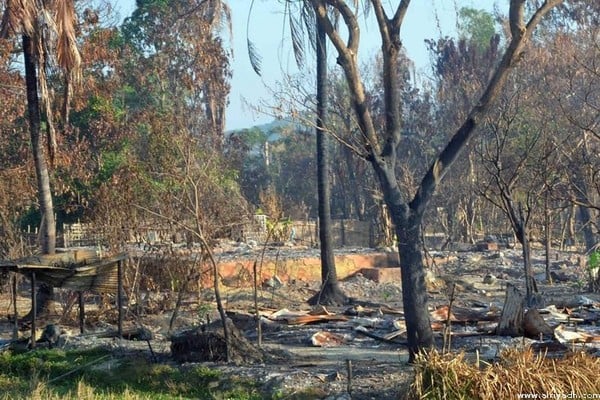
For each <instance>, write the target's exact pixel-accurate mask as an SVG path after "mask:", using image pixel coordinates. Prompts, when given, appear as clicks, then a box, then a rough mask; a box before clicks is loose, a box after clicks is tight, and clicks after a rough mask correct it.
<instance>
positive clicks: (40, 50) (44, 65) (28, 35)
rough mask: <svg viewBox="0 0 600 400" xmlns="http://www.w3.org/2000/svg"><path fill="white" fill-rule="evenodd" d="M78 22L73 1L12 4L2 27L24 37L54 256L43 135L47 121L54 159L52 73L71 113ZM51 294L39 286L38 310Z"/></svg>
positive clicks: (42, 203) (45, 247)
mask: <svg viewBox="0 0 600 400" xmlns="http://www.w3.org/2000/svg"><path fill="white" fill-rule="evenodd" d="M75 21H76V16H75V9H74V4H73V2H72V1H66V0H65V1H58V0H57V1H49V2H41V1H33V0H28V1H7V2H6V4H5V8H4V12H3V16H2V23H1V26H0V37H5V38H6V37H9V36H10V35H20V37H21V43H22V46H23V55H24V63H25V83H26V91H27V110H28V121H29V133H30V138H31V147H32V151H33V160H34V164H35V171H36V177H37V191H38V201H39V207H40V213H41V217H42V218H41V224H40V225H41V226H40V248H41V251H42V252H43V253H44V254H53V253H54V252H55V249H56V221H55V218H54V206H53V202H52V191H51V187H50V176H49V173H48V163H47V160H46V154H45V152H44V140H43V136H42V122H44V123H45V127H46V131H47V137H48V142H47V143H48V155H49V157H50V160H51V161H52V159H53V158H54V155H55V152H56V148H57V144H56V133H55V128H54V122H53V111H52V98H51V95H50V93H49V90H48V82H47V70H48V69H49V68H50V67H51V66H52V64H53V63H56V64H57V65H58V67H59V68H60V69H61V70H62V71H63V72H64V76H65V78H66V79H65V86H64V87H65V92H64V98H63V102H64V107H63V111H64V110H67V109H68V104H69V100H70V94H71V91H70V88H71V83H72V82H74V81H76V80H77V78H78V77H79V65H80V63H81V59H80V55H79V51H78V50H77V46H76V37H75ZM42 117H43V118H42ZM67 124H68V113H66V112H64V114H63V125H67ZM52 294H53V288H52V287H51V286H49V285H46V284H41V285H40V288H39V295H38V297H37V300H38V304H37V307H38V309H39V310H40V311H44V310H45V308H46V307H47V305H48V303H49V300H50V299H51V297H52ZM30 315H31V314H30Z"/></svg>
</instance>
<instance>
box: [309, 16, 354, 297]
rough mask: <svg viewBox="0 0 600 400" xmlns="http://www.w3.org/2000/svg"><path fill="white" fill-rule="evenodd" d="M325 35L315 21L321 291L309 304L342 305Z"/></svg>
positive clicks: (342, 295) (343, 295)
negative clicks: (328, 127)
mask: <svg viewBox="0 0 600 400" xmlns="http://www.w3.org/2000/svg"><path fill="white" fill-rule="evenodd" d="M326 39H327V36H326V34H325V30H324V29H323V27H322V26H321V24H319V23H317V43H316V48H317V186H318V195H319V240H320V243H321V290H320V291H319V293H317V294H316V295H315V296H313V297H312V298H310V299H309V301H308V302H309V304H325V305H342V304H345V303H347V302H348V298H347V297H346V295H345V294H344V293H343V292H342V290H341V288H340V285H339V281H338V278H337V271H336V268H335V258H334V256H333V237H332V234H331V189H330V187H329V149H328V145H327V142H328V140H327V134H326V133H325V120H326V118H327V84H328V82H327V79H328V77H327V47H326Z"/></svg>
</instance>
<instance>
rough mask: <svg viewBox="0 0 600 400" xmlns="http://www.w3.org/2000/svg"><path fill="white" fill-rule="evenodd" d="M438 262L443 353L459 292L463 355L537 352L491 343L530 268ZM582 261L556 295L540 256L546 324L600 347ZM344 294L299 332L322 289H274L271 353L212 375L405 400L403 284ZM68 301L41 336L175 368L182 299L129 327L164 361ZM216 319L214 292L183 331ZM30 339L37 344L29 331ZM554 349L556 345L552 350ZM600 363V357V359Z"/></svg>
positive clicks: (6, 327) (235, 293) (328, 394)
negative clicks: (343, 301)
mask: <svg viewBox="0 0 600 400" xmlns="http://www.w3.org/2000/svg"><path fill="white" fill-rule="evenodd" d="M435 255H436V256H437V259H438V260H440V259H443V260H445V262H443V263H438V264H436V265H433V266H432V267H430V271H431V272H430V273H429V274H428V275H429V278H430V279H429V280H428V286H429V295H430V302H429V305H430V309H431V311H432V324H433V326H434V329H435V331H436V337H437V341H438V346H439V347H440V348H441V347H442V345H443V339H442V333H441V326H442V325H443V320H445V319H446V317H447V311H446V314H444V310H447V308H444V306H447V305H448V304H449V298H450V289H449V288H454V291H455V295H454V302H453V308H452V311H453V314H454V316H455V317H453V319H454V320H455V321H454V322H453V323H452V332H453V336H452V339H451V346H452V349H453V350H464V351H466V352H467V353H468V354H473V355H475V354H476V353H477V354H479V357H482V358H488V359H494V358H495V357H497V356H498V354H499V352H500V351H501V350H502V349H503V348H505V347H507V346H515V345H516V346H519V345H522V344H523V343H525V342H527V343H533V341H532V340H529V339H528V340H526V341H525V340H524V339H522V338H499V337H497V336H495V335H493V334H491V332H492V331H493V328H494V326H495V323H496V321H497V319H498V318H499V316H500V312H501V309H502V305H503V302H504V296H505V288H506V284H507V283H509V282H510V283H513V284H515V285H517V286H518V287H520V288H521V289H522V287H523V284H522V280H523V279H522V278H523V273H522V269H523V268H522V263H521V259H520V252H519V251H518V250H514V249H503V250H500V251H484V252H476V251H475V252H474V251H464V252H445V253H437V254H435ZM295 257H297V254H296V255H295ZM580 261H581V257H580V256H579V255H578V254H576V253H556V254H555V255H554V256H553V262H552V271H553V276H554V277H555V282H554V283H553V284H549V283H547V282H545V281H544V273H543V272H544V266H543V254H542V253H541V252H535V258H534V264H535V265H536V273H537V276H536V277H537V281H538V287H539V289H540V292H541V293H542V295H543V298H544V300H545V302H546V305H547V306H556V307H557V308H556V309H557V310H558V312H557V313H554V314H552V313H550V311H548V312H543V313H542V316H544V319H545V320H546V321H547V322H548V324H549V325H551V326H552V327H555V326H557V325H558V324H559V323H562V324H564V325H567V326H569V325H571V327H573V326H572V325H573V321H577V322H575V323H576V324H577V329H579V330H582V329H583V330H585V329H587V331H588V332H590V334H592V335H595V334H596V333H597V332H596V330H597V328H595V327H594V326H593V323H597V322H595V321H599V320H600V307H599V304H598V303H599V302H600V296H598V295H597V294H592V293H587V292H586V284H585V282H586V279H587V270H586V269H585V266H584V265H583V264H582V263H581V262H580ZM434 276H435V277H434ZM21 286H22V290H20V292H19V298H18V303H17V304H18V306H19V313H20V315H23V314H24V313H25V312H27V310H28V309H29V304H30V302H29V295H30V294H29V293H28V290H27V289H28V288H27V284H26V282H24V283H23V285H21ZM341 287H342V289H343V291H344V292H345V293H346V294H347V295H348V296H350V297H351V298H353V299H354V303H353V304H351V305H348V306H343V307H328V308H327V312H328V313H329V314H330V316H329V317H323V320H324V321H321V322H316V323H314V322H313V323H310V324H297V323H296V322H298V321H299V319H298V318H299V317H302V316H303V315H302V313H304V314H305V313H308V312H309V311H310V310H311V308H310V306H309V305H308V304H307V303H306V302H305V301H306V300H307V299H308V298H310V297H311V296H312V295H313V294H315V293H316V292H317V291H318V290H319V282H303V281H292V282H279V281H278V280H272V281H270V282H267V284H266V285H265V286H264V287H263V288H262V289H261V290H260V291H259V293H258V305H259V308H260V310H261V315H262V318H261V327H262V346H261V348H262V349H263V353H264V354H266V356H265V358H264V359H263V360H262V361H258V362H256V360H250V359H246V358H245V357H244V356H245V355H244V354H240V355H239V356H240V357H238V358H237V362H236V363H235V364H225V363H223V362H204V364H205V365H207V366H209V367H211V368H217V369H219V370H222V371H223V375H224V376H242V377H248V378H251V379H253V380H255V381H257V382H259V384H260V385H261V387H262V390H263V392H264V393H265V397H266V398H268V397H271V396H275V395H277V396H280V397H278V398H308V399H310V398H314V399H319V398H328V399H349V398H352V399H394V398H401V397H402V395H403V394H404V393H405V392H406V391H407V389H408V387H409V385H410V383H411V381H412V378H413V369H412V367H411V366H409V365H408V364H407V359H408V353H407V351H406V348H405V346H404V345H403V344H396V343H391V342H390V341H396V342H400V343H401V342H403V341H404V340H405V337H404V324H403V318H402V301H401V297H402V294H401V289H400V282H381V283H378V282H374V281H372V280H369V279H367V278H365V277H364V276H362V275H360V274H358V275H355V276H352V277H349V278H347V279H345V280H344V281H342V282H341ZM222 292H223V293H222V296H223V300H224V303H225V307H226V309H227V311H228V312H229V315H230V317H231V319H232V320H233V322H234V324H235V325H236V326H237V328H238V329H239V330H240V332H241V333H242V334H243V335H244V336H245V337H246V338H247V339H248V340H249V341H250V342H252V343H256V342H257V331H256V323H255V322H254V318H253V316H252V312H253V310H254V298H253V290H252V288H248V287H226V286H224V287H222ZM57 297H58V300H57V301H56V304H55V307H54V310H53V311H52V312H51V314H50V316H48V318H47V319H46V320H45V321H41V322H40V323H39V325H42V326H43V324H45V323H57V324H59V325H60V326H61V328H63V329H64V330H65V335H64V336H65V337H66V338H67V344H66V346H73V347H88V346H95V345H105V346H110V347H111V348H114V349H115V352H117V353H119V352H123V351H130V350H132V351H133V350H135V351H139V352H143V353H144V354H146V355H147V356H148V357H149V358H155V359H157V360H158V362H173V359H172V357H171V354H170V340H169V334H168V326H169V320H170V318H171V316H172V306H173V305H174V303H175V299H174V298H172V296H171V297H170V296H169V294H168V293H149V294H147V296H146V299H145V302H146V305H145V308H144V309H145V312H144V314H143V315H142V316H138V317H135V318H133V317H131V315H129V314H128V315H127V321H128V326H131V325H132V324H133V325H143V326H145V327H147V328H149V329H150V330H151V331H152V332H153V333H154V339H153V340H151V341H150V344H151V349H152V353H153V354H152V353H151V350H150V347H149V346H148V344H147V343H146V342H134V341H128V340H116V339H114V338H112V339H110V338H109V339H107V338H102V337H101V336H103V334H102V332H106V331H107V330H110V329H114V328H115V325H114V321H116V311H114V310H111V309H110V308H108V309H107V308H104V309H102V310H101V311H98V312H95V309H94V307H93V306H89V305H88V304H89V303H92V304H93V303H94V302H96V303H97V304H96V306H100V304H99V300H98V298H97V297H95V296H91V295H90V296H89V297H88V298H87V300H86V303H87V304H86V307H87V308H86V313H87V314H86V315H87V324H88V325H87V327H86V331H87V332H86V334H84V335H79V334H78V331H79V330H78V325H77V312H76V306H75V307H74V308H73V309H72V311H71V312H70V313H65V311H64V310H65V309H67V308H68V305H69V304H70V301H69V299H71V300H72V299H73V297H72V296H70V295H69V294H68V293H62V292H59V293H58V296H57ZM96 308H97V307H96ZM132 309H133V307H132ZM286 310H287V311H286ZM549 310H553V308H552V307H550V308H549ZM564 310H569V313H570V315H569V317H568V318H565V319H561V318H562V317H561V316H560V315H559V314H561V313H564V312H565V311H564ZM0 313H2V320H1V321H0V338H2V339H8V338H10V336H11V334H12V325H11V324H10V323H9V321H8V319H7V318H5V316H6V315H8V314H11V313H12V306H11V304H10V293H7V292H6V291H5V292H4V293H2V294H1V302H0ZM321 314H323V313H322V312H321ZM207 317H208V319H211V320H213V321H214V320H215V319H216V318H218V314H217V313H216V307H215V305H214V302H213V295H212V291H211V290H209V289H205V290H201V291H200V292H198V293H193V294H189V295H188V296H186V298H185V301H184V304H183V308H182V312H181V314H180V315H179V317H178V318H177V320H176V323H175V328H174V331H175V332H177V331H181V330H183V329H186V328H190V327H193V326H198V325H199V324H201V323H203V321H205V320H206V319H207ZM317 333H319V335H317V336H318V337H319V338H320V339H315V340H317V341H318V340H320V342H319V343H318V344H319V345H315V343H314V342H313V339H312V338H313V336H314V335H315V334H317ZM365 333H366V334H365ZM21 334H22V335H27V331H24V332H21ZM598 336H600V334H598ZM374 337H377V338H379V339H377V338H374ZM381 338H387V339H388V340H382V339H381ZM549 340H551V339H550V338H546V339H545V340H544V342H548V341H549ZM586 346H591V345H586ZM592 351H593V349H592ZM595 351H596V352H598V350H597V349H596V350H595ZM349 367H350V369H349ZM350 370H351V373H350V374H349V372H350ZM223 384H225V383H223ZM349 391H350V393H351V395H350V394H349V393H348V392H349ZM303 395H304V397H302V396H303Z"/></svg>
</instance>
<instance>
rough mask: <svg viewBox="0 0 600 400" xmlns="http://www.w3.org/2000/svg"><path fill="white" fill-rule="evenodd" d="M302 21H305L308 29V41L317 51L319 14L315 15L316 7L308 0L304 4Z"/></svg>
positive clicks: (305, 27) (305, 26)
mask: <svg viewBox="0 0 600 400" xmlns="http://www.w3.org/2000/svg"><path fill="white" fill-rule="evenodd" d="M302 22H303V23H304V29H306V35H307V36H308V43H310V45H311V48H312V50H313V51H316V43H317V42H316V38H317V16H316V15H315V9H314V8H313V7H312V5H311V4H310V1H307V0H305V1H304V5H303V6H302Z"/></svg>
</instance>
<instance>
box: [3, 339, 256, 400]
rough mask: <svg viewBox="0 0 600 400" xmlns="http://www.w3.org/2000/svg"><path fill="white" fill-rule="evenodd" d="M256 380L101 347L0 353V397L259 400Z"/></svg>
mask: <svg viewBox="0 0 600 400" xmlns="http://www.w3.org/2000/svg"><path fill="white" fill-rule="evenodd" d="M262 398H263V396H261V395H260V392H259V390H258V387H257V385H256V384H255V383H254V382H252V381H249V380H245V379H236V378H230V377H229V378H228V377H223V376H222V374H221V373H220V372H219V371H217V370H213V369H210V368H207V367H204V366H188V367H186V368H182V367H180V366H179V365H175V364H173V365H171V364H157V363H151V362H149V361H148V360H146V359H145V358H144V357H142V356H131V355H128V356H127V357H122V358H119V357H116V356H114V355H113V354H112V353H110V352H109V351H107V350H103V349H92V350H75V351H63V350H54V349H53V350H47V349H43V350H36V351H29V352H24V353H12V352H4V353H1V354H0V399H2V400H4V399H107V400H108V399H110V400H112V399H129V400H137V399H150V400H163V399H164V400H167V399H217V400H218V399H231V400H259V399H262Z"/></svg>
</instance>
